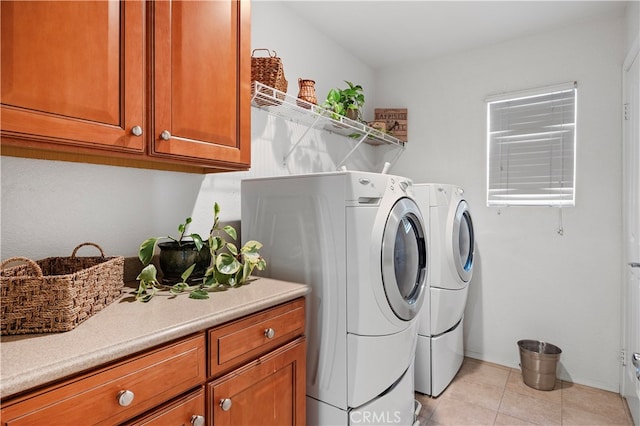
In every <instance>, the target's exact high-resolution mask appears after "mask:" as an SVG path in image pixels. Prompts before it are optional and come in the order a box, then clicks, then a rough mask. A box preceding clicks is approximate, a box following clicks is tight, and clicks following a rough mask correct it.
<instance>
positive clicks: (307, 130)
mask: <svg viewBox="0 0 640 426" xmlns="http://www.w3.org/2000/svg"><path fill="white" fill-rule="evenodd" d="M318 121H320V115H318V116H316V119H315V120H314V121H313V124H311V125H310V126H307V128H306V129H305V130H304V132H303V133H302V135H301V136H300V137H299V138H298V140H297V141H296V143H294V144H293V146H292V147H291V148H289V152H287V154H286V155H285V156H284V158H283V159H282V164H283V165H284V166H286V165H287V161H288V160H289V157H290V156H291V154H292V153H293V151H295V149H296V148H297V147H298V145H299V144H300V142H302V140H303V139H304V138H305V136H307V133H309V131H310V130H311V129H313V128H315V127H316V124H318Z"/></svg>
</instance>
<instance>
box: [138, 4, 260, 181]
mask: <svg viewBox="0 0 640 426" xmlns="http://www.w3.org/2000/svg"><path fill="white" fill-rule="evenodd" d="M149 5H150V8H151V9H152V16H153V17H154V19H153V21H152V26H153V34H154V39H153V46H152V58H153V59H152V61H153V64H154V77H153V96H152V98H153V99H152V108H153V132H154V134H153V144H152V150H151V151H152V152H151V154H152V155H157V156H170V157H172V158H178V159H183V160H185V161H192V162H195V163H200V164H214V165H216V166H218V167H220V168H229V169H246V168H248V166H249V163H250V114H251V111H250V96H251V87H250V83H251V82H250V79H251V65H250V60H251V58H250V50H249V49H250V33H249V28H250V13H249V1H248V0H218V1H205V2H198V1H180V0H171V1H161V2H152V3H149Z"/></svg>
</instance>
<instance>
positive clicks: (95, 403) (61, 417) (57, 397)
mask: <svg viewBox="0 0 640 426" xmlns="http://www.w3.org/2000/svg"><path fill="white" fill-rule="evenodd" d="M205 361H206V355H205V336H204V335H203V334H200V335H197V336H194V337H190V338H187V339H184V340H181V341H179V342H176V343H174V344H170V345H168V346H165V347H163V348H162V349H158V350H155V351H150V352H147V353H145V354H142V355H140V356H137V357H135V358H132V359H130V360H127V361H123V362H120V363H117V364H115V365H112V366H109V367H105V368H101V369H99V370H97V371H95V372H92V373H89V374H85V375H83V376H81V377H79V378H76V379H72V380H68V381H66V382H63V383H61V384H60V385H57V386H54V387H50V388H47V389H45V390H42V391H40V392H36V393H34V394H32V395H28V399H26V400H21V402H17V403H16V404H13V405H9V406H5V407H3V409H2V424H3V425H7V426H13V425H37V424H69V425H79V424H114V423H118V422H122V421H124V420H127V419H130V418H133V417H135V416H137V415H139V414H142V413H143V412H145V411H147V410H149V409H151V408H153V407H154V406H156V405H158V404H160V403H162V402H164V401H167V400H169V399H171V398H173V397H176V396H178V395H180V394H182V393H184V392H186V391H188V390H189V389H192V388H194V387H195V386H197V385H199V384H201V383H202V382H204V380H205ZM126 391H129V392H130V393H131V394H128V396H129V399H131V400H130V401H126V399H127V398H120V396H121V394H122V393H123V392H126ZM131 397H132V398H131ZM119 398H120V401H119ZM121 404H122V405H121Z"/></svg>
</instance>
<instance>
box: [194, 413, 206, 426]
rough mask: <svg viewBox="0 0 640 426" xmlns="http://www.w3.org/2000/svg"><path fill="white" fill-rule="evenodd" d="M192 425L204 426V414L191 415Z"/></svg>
mask: <svg viewBox="0 0 640 426" xmlns="http://www.w3.org/2000/svg"><path fill="white" fill-rule="evenodd" d="M191 425H192V426H204V416H196V415H195V414H194V415H193V416H191Z"/></svg>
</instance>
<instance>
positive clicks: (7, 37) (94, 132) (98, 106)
mask: <svg viewBox="0 0 640 426" xmlns="http://www.w3.org/2000/svg"><path fill="white" fill-rule="evenodd" d="M0 4H1V8H2V9H1V14H2V27H1V31H2V34H1V42H2V70H1V71H2V81H1V87H2V95H1V103H2V106H1V108H2V110H1V111H0V112H1V114H2V115H1V117H0V127H1V136H2V139H1V143H2V155H14V156H21V157H35V158H45V159H55V160H68V161H81V162H91V163H100V164H113V165H123V166H131V167H144V168H159V169H168V170H180V171H190V172H210V171H227V170H246V169H248V168H249V166H250V160H251V105H250V103H251V99H250V98H251V55H250V52H251V50H250V43H251V38H250V26H251V22H250V19H251V16H250V0H215V1H188V0H186V1H181V0H158V1H143V0H110V1H105V0H93V1H87V0H79V1H67V0H58V1H24V0H16V1H10V0H2V1H1V2H0Z"/></svg>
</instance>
